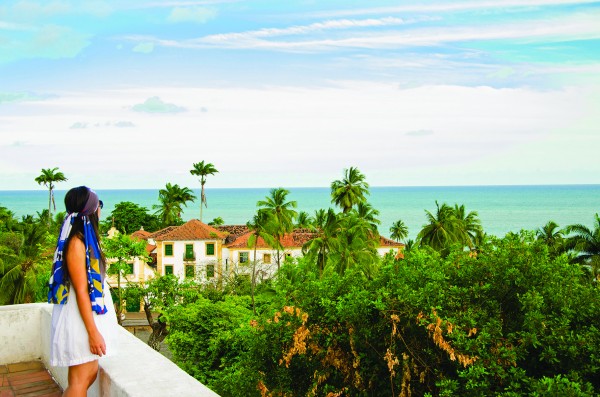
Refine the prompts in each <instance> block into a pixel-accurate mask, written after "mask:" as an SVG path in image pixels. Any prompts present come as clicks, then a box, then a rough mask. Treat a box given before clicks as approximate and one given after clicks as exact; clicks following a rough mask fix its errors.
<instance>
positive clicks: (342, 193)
mask: <svg viewBox="0 0 600 397" xmlns="http://www.w3.org/2000/svg"><path fill="white" fill-rule="evenodd" d="M368 194H369V184H368V183H367V182H366V181H365V176H364V175H363V174H362V173H361V172H360V171H359V170H358V168H356V167H350V168H348V169H345V170H344V178H343V179H342V180H336V181H333V182H332V183H331V197H332V199H331V202H332V203H334V204H336V205H338V206H339V207H340V208H342V210H343V211H344V213H347V212H348V211H350V209H352V207H353V206H354V205H356V204H358V203H361V202H365V201H366V200H367V199H366V197H365V196H366V195H368Z"/></svg>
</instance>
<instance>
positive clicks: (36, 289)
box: [0, 211, 56, 304]
mask: <svg viewBox="0 0 600 397" xmlns="http://www.w3.org/2000/svg"><path fill="white" fill-rule="evenodd" d="M1 213H2V211H0V214H1ZM4 215H5V216H4V217H3V218H2V219H0V221H1V222H2V223H0V304H18V303H31V302H39V301H45V300H46V299H47V293H48V289H47V285H48V278H49V275H50V269H51V267H52V260H51V259H52V254H53V252H54V244H55V243H56V237H53V236H51V234H50V233H49V231H48V230H49V227H51V226H49V225H48V219H47V217H44V216H43V215H42V216H40V217H38V218H35V217H33V216H31V215H28V216H24V217H23V218H22V220H21V221H17V220H16V219H14V217H13V216H12V215H11V213H10V212H9V211H8V213H7V212H5V213H4ZM1 230H4V231H1Z"/></svg>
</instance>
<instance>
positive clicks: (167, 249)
mask: <svg viewBox="0 0 600 397" xmlns="http://www.w3.org/2000/svg"><path fill="white" fill-rule="evenodd" d="M165 256H173V244H165Z"/></svg>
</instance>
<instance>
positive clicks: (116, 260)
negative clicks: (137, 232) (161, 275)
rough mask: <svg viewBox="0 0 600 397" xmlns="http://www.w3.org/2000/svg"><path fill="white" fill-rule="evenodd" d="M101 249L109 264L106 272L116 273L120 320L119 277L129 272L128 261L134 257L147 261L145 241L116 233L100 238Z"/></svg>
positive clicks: (120, 296)
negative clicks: (110, 236) (109, 236)
mask: <svg viewBox="0 0 600 397" xmlns="http://www.w3.org/2000/svg"><path fill="white" fill-rule="evenodd" d="M102 251H103V252H104V255H105V256H106V258H107V262H108V264H109V266H108V269H107V271H106V272H107V273H108V274H116V275H117V291H118V292H117V319H118V320H119V322H120V321H121V312H122V311H123V296H122V290H121V277H125V278H126V274H127V273H129V269H130V266H131V265H130V263H131V262H132V261H133V260H134V258H135V257H137V258H139V260H140V261H142V262H144V261H147V260H148V258H147V254H146V242H145V241H138V240H134V239H132V238H131V237H129V236H128V235H126V234H121V233H117V234H116V235H115V236H113V237H112V238H106V239H104V240H102Z"/></svg>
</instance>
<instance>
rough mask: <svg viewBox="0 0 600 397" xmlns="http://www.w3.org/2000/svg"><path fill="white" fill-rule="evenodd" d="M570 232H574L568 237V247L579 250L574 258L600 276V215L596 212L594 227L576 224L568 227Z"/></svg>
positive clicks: (574, 260)
mask: <svg viewBox="0 0 600 397" xmlns="http://www.w3.org/2000/svg"><path fill="white" fill-rule="evenodd" d="M566 231H567V232H568V233H574V235H573V236H570V237H569V238H568V248H574V249H575V250H576V251H578V254H577V256H576V257H575V258H574V259H573V262H575V263H581V264H583V265H584V266H586V267H587V268H588V269H590V271H591V273H592V276H593V277H594V278H600V217H599V216H598V214H595V217H594V224H593V226H592V229H590V228H588V227H587V226H585V225H581V224H575V225H569V226H567V227H566Z"/></svg>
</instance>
